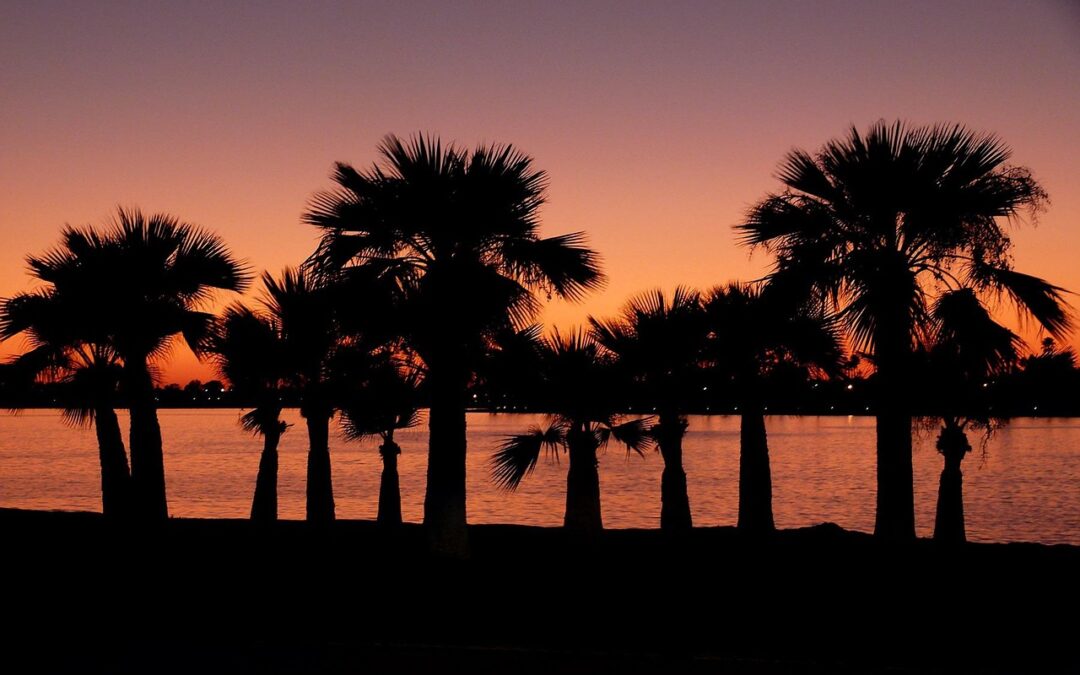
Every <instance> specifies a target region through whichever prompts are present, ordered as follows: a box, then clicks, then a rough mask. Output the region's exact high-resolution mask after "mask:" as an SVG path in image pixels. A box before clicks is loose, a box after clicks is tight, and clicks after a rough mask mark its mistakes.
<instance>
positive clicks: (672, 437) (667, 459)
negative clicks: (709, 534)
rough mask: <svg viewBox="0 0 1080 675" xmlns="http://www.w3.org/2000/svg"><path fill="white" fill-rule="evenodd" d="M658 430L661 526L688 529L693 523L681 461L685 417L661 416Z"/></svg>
mask: <svg viewBox="0 0 1080 675" xmlns="http://www.w3.org/2000/svg"><path fill="white" fill-rule="evenodd" d="M656 433H657V445H659V447H660V456H661V457H663V458H664V472H663V473H662V474H661V475H660V529H661V530H664V531H665V532H685V531H686V530H689V529H690V528H692V527H693V526H694V523H693V520H692V518H691V515H690V497H689V496H688V495H687V493H686V471H684V470H683V462H682V457H683V451H682V441H683V435H684V434H685V433H686V420H684V419H682V418H681V417H680V416H679V415H673V414H664V415H661V416H660V424H659V425H658V428H657V430H656Z"/></svg>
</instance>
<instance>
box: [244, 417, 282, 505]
mask: <svg viewBox="0 0 1080 675" xmlns="http://www.w3.org/2000/svg"><path fill="white" fill-rule="evenodd" d="M280 440H281V430H280V428H279V426H278V424H277V423H275V424H273V425H271V427H270V428H267V429H264V430H263V451H262V456H261V457H259V474H258V476H257V477H256V478H255V496H254V498H253V499H252V500H251V519H252V520H254V521H257V522H273V521H275V520H277V517H278V495H277V477H278V443H279V441H280Z"/></svg>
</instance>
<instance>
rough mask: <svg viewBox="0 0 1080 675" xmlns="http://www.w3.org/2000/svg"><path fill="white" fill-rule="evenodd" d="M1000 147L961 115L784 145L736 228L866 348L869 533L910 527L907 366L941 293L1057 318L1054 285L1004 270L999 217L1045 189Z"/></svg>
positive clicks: (1052, 325)
mask: <svg viewBox="0 0 1080 675" xmlns="http://www.w3.org/2000/svg"><path fill="white" fill-rule="evenodd" d="M1009 155H1010V150H1009V148H1008V147H1007V146H1006V145H1005V144H1004V143H1003V142H1002V141H1000V140H999V139H998V138H997V137H995V136H993V135H990V134H979V133H975V132H972V131H969V130H967V129H965V128H964V127H962V126H929V127H908V126H905V125H904V124H903V123H900V122H896V123H894V124H886V123H885V122H878V123H876V124H874V125H873V126H871V128H870V129H869V131H868V132H867V133H866V134H862V133H860V132H859V131H858V130H857V129H851V131H850V132H849V133H848V135H847V136H846V137H845V138H843V139H839V140H833V141H830V142H829V143H827V144H826V145H825V146H824V148H822V150H821V151H819V152H818V153H817V155H810V154H809V153H807V152H805V151H803V150H795V151H792V152H791V153H790V154H788V156H787V158H786V159H785V160H784V162H783V163H782V164H781V167H780V173H779V178H780V180H781V181H782V182H783V183H784V186H785V189H784V190H783V191H782V192H780V193H778V194H772V195H769V196H768V197H766V198H765V199H764V200H762V201H761V202H759V203H758V204H757V205H756V206H754V207H753V208H752V209H751V210H750V212H749V214H748V216H747V218H746V221H745V222H744V223H742V224H741V225H739V226H737V227H738V229H739V230H740V231H741V233H742V236H743V240H744V242H745V243H747V244H749V245H754V246H763V247H765V248H766V249H767V250H768V251H770V252H772V253H774V254H776V256H777V262H776V265H775V268H774V270H773V271H772V274H771V275H770V276H771V279H772V280H773V281H774V282H775V283H777V284H784V285H789V284H790V285H792V286H795V287H798V286H804V287H805V288H807V289H811V290H812V291H813V293H814V295H815V296H816V297H817V298H818V299H819V300H821V301H823V302H825V303H828V304H829V305H831V307H832V309H834V310H835V311H836V312H838V314H839V316H840V318H841V319H842V320H843V321H844V322H845V323H846V325H847V327H848V328H849V330H850V331H851V334H852V337H853V339H854V345H855V348H856V349H859V350H860V351H868V352H870V353H872V355H873V358H874V362H875V364H876V367H877V379H878V381H879V385H880V391H881V393H882V396H881V400H880V401H879V402H878V408H877V463H878V476H877V478H878V481H877V488H878V489H877V519H876V523H875V527H874V530H875V532H876V533H877V534H878V535H880V536H882V537H886V538H890V539H911V538H913V537H914V536H915V512H914V492H913V482H912V465H911V421H912V413H911V400H910V399H911V394H910V392H909V387H910V382H909V381H908V378H907V373H908V372H909V365H910V362H911V358H912V352H913V349H914V346H915V344H916V342H917V338H918V337H919V334H920V332H921V331H922V330H923V328H924V326H926V325H927V321H928V316H927V315H928V313H929V309H928V308H929V306H930V304H932V303H933V300H934V298H935V297H936V296H937V295H938V294H939V293H940V292H941V290H943V289H947V288H956V287H958V286H964V287H968V288H971V289H973V290H974V291H975V292H977V293H993V294H1004V295H1006V296H1007V297H1009V298H1011V299H1012V300H1013V301H1014V302H1015V305H1016V307H1017V309H1018V310H1019V311H1020V312H1022V313H1024V314H1028V315H1031V316H1033V317H1034V318H1035V319H1036V320H1037V321H1038V322H1039V323H1040V324H1041V325H1042V326H1043V327H1044V328H1045V329H1046V330H1047V331H1049V332H1050V333H1051V334H1052V335H1062V334H1064V333H1065V332H1066V331H1067V329H1068V327H1069V324H1070V321H1069V314H1068V312H1067V311H1066V307H1065V303H1064V300H1063V296H1062V289H1060V288H1058V287H1057V286H1054V285H1052V284H1050V283H1047V282H1046V281H1044V280H1042V279H1039V278H1036V277H1033V276H1030V275H1027V274H1022V273H1020V272H1017V271H1015V270H1014V269H1013V268H1012V263H1011V257H1010V252H1011V249H1012V240H1011V239H1010V237H1009V234H1008V233H1007V232H1006V230H1005V227H1004V226H1005V225H1006V224H1007V223H1013V222H1017V221H1018V220H1019V216H1020V215H1022V213H1024V212H1025V211H1027V212H1030V213H1034V212H1036V211H1037V210H1038V209H1039V208H1041V207H1042V206H1043V204H1044V203H1045V202H1046V193H1045V192H1044V191H1043V189H1042V187H1041V186H1040V185H1039V184H1038V183H1037V182H1036V181H1035V179H1034V178H1032V176H1031V173H1030V172H1029V171H1028V170H1027V169H1024V168H1019V167H1009V166H1007V165H1005V162H1006V160H1007V159H1008V158H1009Z"/></svg>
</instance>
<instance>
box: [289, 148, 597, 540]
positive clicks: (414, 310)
mask: <svg viewBox="0 0 1080 675" xmlns="http://www.w3.org/2000/svg"><path fill="white" fill-rule="evenodd" d="M379 151H380V153H381V155H382V162H381V163H380V164H377V165H375V166H373V167H371V168H370V169H368V170H366V171H358V170H356V169H354V168H353V167H351V166H349V165H347V164H337V165H336V167H335V170H334V174H333V179H334V181H335V182H336V183H337V188H336V189H335V190H333V191H329V192H324V193H320V194H318V195H317V196H316V197H315V198H314V200H313V202H312V204H311V207H310V208H309V210H308V212H307V213H306V214H305V215H304V220H305V221H306V222H308V223H310V224H312V225H315V226H317V227H318V228H320V229H321V230H322V231H323V238H322V243H321V245H320V247H319V249H318V251H317V252H316V254H315V255H314V256H313V257H312V259H311V261H310V262H311V264H312V265H313V266H314V267H315V268H316V269H318V270H319V271H321V272H322V273H323V274H331V275H332V274H336V273H338V272H340V271H341V270H346V269H349V268H357V267H362V268H366V269H367V270H368V271H369V272H373V273H374V275H375V276H377V277H378V278H381V279H383V280H385V281H386V282H388V286H390V287H391V288H393V289H394V290H396V291H397V292H399V293H400V294H401V296H402V297H403V298H404V304H403V305H402V307H401V312H400V315H399V317H400V319H401V328H400V330H401V334H402V335H403V336H405V337H408V339H409V342H410V344H411V346H412V348H413V349H414V350H415V351H416V352H417V353H418V354H419V355H420V357H421V359H422V360H423V363H424V365H425V367H426V370H427V373H426V381H427V387H428V391H429V396H430V404H431V405H430V415H429V418H428V425H429V429H430V435H429V439H430V441H429V443H430V444H429V450H428V475H427V494H426V496H425V499H424V524H425V529H426V530H427V532H428V538H429V544H430V546H431V547H432V548H433V549H434V550H436V551H439V552H442V553H445V554H449V555H457V556H461V555H465V554H466V552H467V550H468V546H467V539H466V530H465V524H466V510H465V449H466V435H465V408H466V401H465V395H466V387H467V385H468V382H469V380H470V378H471V377H472V374H473V371H474V368H475V367H476V363H477V362H478V361H479V360H480V359H481V357H482V354H483V352H484V350H485V348H486V343H487V341H488V339H489V336H490V334H491V332H492V331H495V330H499V329H500V328H504V327H505V326H506V325H507V324H510V323H513V324H516V325H521V324H523V323H525V322H527V321H528V319H529V318H530V317H531V316H533V315H534V314H535V313H536V312H537V310H538V309H539V303H538V300H537V298H536V297H535V295H534V291H540V292H542V293H547V294H548V295H552V294H554V295H558V296H561V297H565V298H569V299H577V298H580V297H582V296H583V295H584V294H585V293H586V292H587V291H589V290H591V289H593V288H596V287H597V286H598V285H600V283H601V280H602V276H601V273H600V270H599V266H598V261H597V256H596V255H595V254H594V253H593V252H592V251H591V250H590V249H588V248H586V247H585V246H584V236H583V235H582V234H581V233H575V234H568V235H562V236H556V237H549V238H541V237H540V236H539V225H540V222H539V211H540V207H541V205H542V204H543V203H544V193H545V189H546V183H547V178H546V175H545V174H544V172H543V171H540V170H537V169H536V168H535V167H534V166H533V161H532V159H531V158H530V157H528V156H526V155H524V154H522V153H520V152H518V151H517V150H516V149H515V148H513V147H512V146H508V145H507V146H497V145H496V146H479V147H477V148H476V149H475V150H473V151H472V152H469V151H466V150H463V149H459V148H457V147H454V146H453V145H447V146H444V145H443V144H442V143H441V142H440V141H439V140H438V139H436V138H430V137H424V136H422V135H421V136H417V137H415V138H414V139H412V140H409V141H402V140H400V139H399V138H397V137H396V136H388V137H387V138H386V139H385V140H384V141H383V143H382V144H381V146H380V147H379ZM357 300H360V301H362V299H357Z"/></svg>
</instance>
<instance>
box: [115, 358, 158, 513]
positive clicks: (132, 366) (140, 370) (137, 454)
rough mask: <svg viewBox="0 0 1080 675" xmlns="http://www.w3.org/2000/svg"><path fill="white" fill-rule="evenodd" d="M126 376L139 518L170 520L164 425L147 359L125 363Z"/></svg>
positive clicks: (133, 477) (135, 497)
mask: <svg viewBox="0 0 1080 675" xmlns="http://www.w3.org/2000/svg"><path fill="white" fill-rule="evenodd" d="M124 375H125V379H126V383H127V395H128V400H129V403H128V404H129V406H130V410H131V430H130V442H131V483H132V494H133V501H134V504H135V510H136V515H137V516H138V517H139V518H141V519H144V520H167V519H168V517H169V505H168V499H167V497H166V494H165V457H164V454H163V452H162V444H161V425H160V424H159V423H158V416H157V404H156V403H155V401H154V382H153V380H152V379H151V377H150V370H149V368H148V367H147V363H146V358H145V357H142V358H138V357H133V358H131V359H129V360H127V361H125V362H124Z"/></svg>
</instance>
